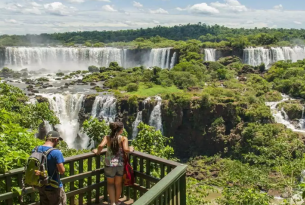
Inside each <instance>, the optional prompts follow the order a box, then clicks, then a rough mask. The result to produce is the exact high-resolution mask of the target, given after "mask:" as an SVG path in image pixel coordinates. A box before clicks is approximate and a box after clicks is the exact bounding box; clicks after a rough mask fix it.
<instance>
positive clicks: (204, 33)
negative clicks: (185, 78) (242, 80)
mask: <svg viewBox="0 0 305 205" xmlns="http://www.w3.org/2000/svg"><path fill="white" fill-rule="evenodd" d="M189 39H197V40H199V41H200V42H202V43H201V45H202V47H235V48H243V47H245V46H250V45H279V46H287V45H293V44H303V43H304V39H305V36H304V31H303V29H301V30H298V29H271V28H254V29H244V28H227V27H224V26H219V25H213V26H209V25H206V24H204V23H198V24H187V25H179V26H173V27H165V26H157V27H154V28H147V29H143V28H141V29H136V30H121V31H84V32H66V33H53V34H46V33H43V34H40V35H26V36H19V35H12V36H9V35H2V36H0V46H17V45H19V46H21V45H25V46H30V45H33V44H36V45H41V44H51V45H53V44H54V45H55V44H65V45H67V46H73V45H74V44H84V45H85V46H92V47H102V46H105V44H107V43H109V45H111V46H132V47H138V48H147V47H150V48H151V47H167V46H175V47H176V46H178V45H181V44H183V42H179V41H186V40H189ZM296 39H297V40H296ZM113 42H116V43H115V44H113ZM124 42H130V43H124ZM110 43H111V44H110Z"/></svg>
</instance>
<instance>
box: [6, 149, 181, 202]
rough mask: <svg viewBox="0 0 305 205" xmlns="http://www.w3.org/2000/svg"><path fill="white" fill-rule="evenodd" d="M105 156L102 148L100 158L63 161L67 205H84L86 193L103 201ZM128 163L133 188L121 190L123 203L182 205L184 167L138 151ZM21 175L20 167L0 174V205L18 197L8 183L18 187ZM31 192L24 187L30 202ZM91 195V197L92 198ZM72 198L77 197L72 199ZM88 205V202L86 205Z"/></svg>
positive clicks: (86, 156) (90, 156)
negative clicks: (0, 184) (1, 183)
mask: <svg viewBox="0 0 305 205" xmlns="http://www.w3.org/2000/svg"><path fill="white" fill-rule="evenodd" d="M105 154H106V149H103V150H102V152H101V157H100V156H96V155H95V154H94V153H84V154H80V155H77V156H71V157H67V158H65V165H66V166H68V167H69V169H68V170H69V174H70V175H69V176H66V177H63V178H62V179H61V180H62V182H63V183H64V184H65V186H68V187H70V188H69V191H68V192H67V197H68V198H69V199H70V203H71V205H74V204H75V203H74V200H77V201H79V204H80V205H81V204H84V203H83V197H84V196H85V195H86V194H88V195H86V197H87V199H88V200H89V199H92V200H93V199H94V200H95V203H99V200H100V198H101V199H103V200H107V190H106V181H105V180H104V181H102V180H101V178H100V177H102V176H103V174H104V168H103V167H102V166H101V163H100V162H101V159H103V158H104V157H105ZM84 160H88V167H87V168H86V169H85V170H84V167H83V161H84ZM93 160H94V161H93ZM130 160H131V161H132V165H133V167H134V172H135V177H136V183H135V184H134V186H131V187H126V188H124V191H126V193H125V192H124V191H123V193H125V194H126V195H125V196H126V199H127V200H133V201H134V204H135V205H143V204H145V205H152V204H160V205H161V204H162V205H163V204H172V205H177V204H180V205H185V203H186V190H185V189H186V182H185V173H186V167H187V166H186V165H183V164H180V163H178V162H174V161H170V160H166V159H162V158H160V157H156V156H152V155H149V154H146V153H141V152H138V151H135V152H132V153H130ZM89 162H90V163H89ZM93 162H94V163H95V164H94V166H95V168H94V169H92V165H93V164H92V163H93ZM75 163H76V164H75ZM76 165H77V166H79V167H78V171H77V172H76V173H75V172H74V167H75V166H76ZM153 169H159V171H160V173H159V174H160V176H159V177H157V178H155V177H154V176H152V175H151V174H152V172H151V170H153ZM23 174H24V168H18V169H14V170H11V171H9V172H7V173H4V174H0V180H5V184H6V192H5V193H0V204H1V202H2V201H6V202H7V204H8V205H13V200H14V199H15V200H16V197H18V195H17V194H15V193H13V192H12V191H11V188H12V186H13V185H12V182H13V181H12V180H13V179H16V180H17V182H18V186H19V187H21V185H22V183H21V178H22V176H23ZM102 178H103V177H102ZM85 179H88V183H85V186H84V184H83V183H84V180H85ZM93 179H94V180H93ZM77 181H78V182H79V184H80V185H79V188H78V189H75V188H74V183H77ZM14 183H16V181H15V182H14ZM94 190H95V191H94ZM35 192H36V191H35V190H34V189H32V188H31V187H27V188H26V195H27V196H28V197H30V198H31V199H30V201H31V202H35V197H34V196H35ZM91 194H94V196H93V198H92V195H91ZM76 195H78V196H79V197H76ZM122 196H123V195H122ZM131 196H132V197H131ZM163 202H164V203H163ZM31 204H32V203H31ZM88 204H90V203H89V202H88Z"/></svg>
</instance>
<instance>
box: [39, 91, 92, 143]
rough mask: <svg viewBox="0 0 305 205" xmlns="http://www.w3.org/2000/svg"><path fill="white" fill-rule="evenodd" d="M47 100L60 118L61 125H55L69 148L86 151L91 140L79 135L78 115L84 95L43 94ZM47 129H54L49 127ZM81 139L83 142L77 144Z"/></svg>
mask: <svg viewBox="0 0 305 205" xmlns="http://www.w3.org/2000/svg"><path fill="white" fill-rule="evenodd" d="M41 95H42V96H43V97H45V98H47V99H48V101H49V104H50V109H51V110H53V111H54V113H55V115H56V116H57V117H58V119H59V121H60V124H58V125H55V128H56V130H57V131H58V132H59V133H60V135H61V136H62V138H63V139H64V141H65V142H66V143H67V145H68V146H69V148H79V147H80V148H82V149H86V148H87V146H88V143H89V138H88V137H87V136H86V135H83V134H81V133H79V129H80V124H79V122H78V119H79V117H78V114H79V112H80V110H81V108H82V103H83V101H84V97H85V95H84V94H69V93H68V94H41ZM47 129H49V130H50V129H52V128H51V127H50V126H47ZM77 137H80V139H81V142H77V140H76V139H77Z"/></svg>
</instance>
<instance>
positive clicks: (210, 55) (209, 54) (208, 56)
mask: <svg viewBox="0 0 305 205" xmlns="http://www.w3.org/2000/svg"><path fill="white" fill-rule="evenodd" d="M204 61H216V49H213V48H206V49H204Z"/></svg>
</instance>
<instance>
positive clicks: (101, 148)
mask: <svg viewBox="0 0 305 205" xmlns="http://www.w3.org/2000/svg"><path fill="white" fill-rule="evenodd" d="M107 142H108V141H107V136H105V137H104V139H103V141H102V142H101V144H100V145H99V146H98V148H97V149H94V150H92V152H93V153H95V154H96V155H99V154H101V152H102V151H103V149H104V147H105V145H106V144H107Z"/></svg>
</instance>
